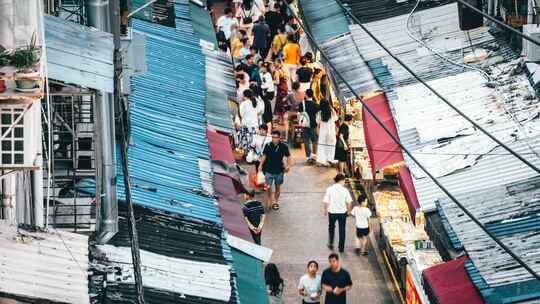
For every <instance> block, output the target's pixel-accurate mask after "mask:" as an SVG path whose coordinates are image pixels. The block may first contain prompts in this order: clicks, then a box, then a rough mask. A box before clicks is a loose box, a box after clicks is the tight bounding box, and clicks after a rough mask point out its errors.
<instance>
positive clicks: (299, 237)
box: [262, 150, 393, 304]
mask: <svg viewBox="0 0 540 304" xmlns="http://www.w3.org/2000/svg"><path fill="white" fill-rule="evenodd" d="M335 174H336V171H335V169H329V168H320V167H315V166H308V165H306V164H305V162H304V157H303V153H302V152H301V151H300V150H294V166H293V168H292V170H291V172H290V173H289V174H288V175H287V176H286V180H285V185H284V189H283V190H284V193H283V195H282V199H281V208H280V210H279V211H277V212H276V211H271V212H270V213H269V214H268V221H267V223H266V225H265V228H264V232H263V237H262V244H263V245H264V246H267V247H270V248H272V249H273V250H274V255H273V257H272V262H274V263H276V264H277V266H278V268H279V270H280V272H281V275H282V277H283V278H284V280H285V303H286V304H289V303H300V302H299V301H300V299H299V297H298V295H297V290H296V286H297V285H296V284H297V283H298V279H299V278H300V276H301V275H302V274H303V273H304V271H305V268H306V263H307V261H309V260H311V259H314V260H316V261H318V262H319V264H320V266H321V268H322V269H324V268H326V267H327V266H328V262H327V257H328V254H330V250H328V248H326V242H327V238H328V228H327V219H326V218H324V216H323V211H322V210H323V209H322V197H323V195H324V190H325V189H326V187H328V186H329V185H331V183H332V177H333V176H335ZM353 229H354V223H353V221H352V219H351V218H349V219H348V220H347V243H346V248H345V253H343V254H342V255H341V257H342V258H341V259H342V261H343V266H344V267H345V268H346V269H348V270H349V271H350V272H351V276H352V279H353V284H354V288H353V291H352V292H351V293H350V294H349V297H348V303H369V304H375V303H393V299H392V296H391V294H390V291H389V289H388V287H387V286H388V281H386V280H385V279H384V277H383V274H382V272H381V268H380V267H379V264H378V262H377V258H376V256H375V255H374V254H370V255H369V257H363V256H361V257H358V256H356V255H355V254H354V253H353V249H354V238H353V237H354V235H353V233H354V232H353V231H354V230H353ZM336 230H337V227H336ZM336 232H337V231H336ZM335 243H336V244H337V236H336V240H335ZM372 252H373V251H372ZM322 269H321V271H322Z"/></svg>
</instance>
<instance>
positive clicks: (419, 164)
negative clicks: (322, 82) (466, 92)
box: [287, 0, 540, 281]
mask: <svg viewBox="0 0 540 304" xmlns="http://www.w3.org/2000/svg"><path fill="white" fill-rule="evenodd" d="M336 3H337V4H338V5H339V6H340V7H341V9H342V10H343V11H344V12H345V14H347V15H349V16H350V17H351V18H352V20H353V21H354V22H356V23H357V24H358V25H359V26H360V27H361V28H362V29H363V30H364V31H365V32H366V33H367V34H368V35H369V36H370V37H371V38H372V39H373V40H374V41H375V42H377V44H379V46H381V48H383V49H384V50H385V51H386V52H387V53H389V54H390V55H391V56H392V57H393V58H394V59H396V60H397V61H398V63H400V64H401V65H403V66H404V67H406V69H407V71H409V72H410V73H411V74H412V75H413V76H415V78H417V79H418V80H419V81H421V82H422V83H424V84H425V82H424V81H423V80H421V79H420V78H419V77H418V76H417V75H416V74H415V73H414V72H413V71H412V70H411V69H410V68H409V67H407V66H405V65H404V63H403V62H402V61H401V60H399V58H397V57H395V55H393V54H392V53H391V52H390V51H389V50H388V48H386V46H384V45H383V44H382V43H381V42H380V41H379V40H378V39H377V37H375V36H374V35H373V34H372V33H371V32H370V31H369V30H368V29H367V28H366V27H365V26H364V25H363V24H362V23H361V22H359V20H358V18H356V16H354V15H353V14H352V13H351V12H349V11H348V10H347V9H346V7H344V6H343V4H342V3H341V2H340V1H339V0H336ZM287 8H288V9H289V12H290V13H291V14H292V16H293V17H294V18H295V19H296V20H298V22H299V25H300V26H301V27H302V29H303V30H304V32H305V34H306V35H307V36H308V38H309V40H311V42H312V45H314V46H315V48H316V49H317V50H319V52H320V54H321V56H322V57H323V58H324V60H325V61H326V62H327V64H328V65H329V66H330V68H331V69H332V70H334V72H335V74H336V76H338V77H339V78H340V79H341V80H342V81H343V83H344V84H345V85H346V86H347V88H348V89H349V90H350V91H351V92H352V93H353V94H354V96H355V97H356V98H357V99H358V101H360V102H361V103H362V105H363V107H364V108H365V109H366V111H367V112H368V113H369V114H370V115H371V116H372V117H373V119H375V121H376V122H377V123H378V124H379V125H380V126H381V128H382V129H383V130H384V131H385V133H386V134H387V135H388V136H389V137H390V138H391V139H392V140H393V141H394V142H395V143H396V144H398V145H399V146H400V148H401V149H402V150H403V151H404V152H405V153H406V154H407V155H408V156H409V158H410V159H411V160H412V161H413V162H414V163H415V164H416V165H417V166H418V167H419V168H420V169H421V170H422V171H424V173H426V175H427V176H428V177H429V178H430V179H431V180H432V181H433V182H434V183H435V184H436V185H437V186H438V187H439V189H441V191H442V192H444V193H445V194H446V195H447V196H448V198H450V200H452V201H453V202H454V203H455V204H456V206H458V207H459V209H461V210H462V211H463V212H464V213H465V214H466V215H467V216H468V217H469V218H470V219H471V220H472V221H473V222H474V223H475V224H476V225H478V227H480V229H481V230H482V231H484V233H486V235H487V236H489V237H490V238H491V239H492V240H493V241H494V242H495V243H497V245H499V246H500V247H501V248H502V249H503V250H504V251H505V252H506V253H507V254H508V255H510V256H511V257H512V258H513V259H514V260H515V261H516V262H517V263H518V264H519V265H520V266H521V267H523V268H524V269H525V270H526V271H527V272H529V273H530V274H531V275H532V276H533V277H534V278H535V279H536V280H539V281H540V275H539V274H537V273H536V272H535V271H534V270H533V269H532V268H531V267H530V266H529V265H527V264H526V263H525V262H524V261H523V260H522V259H521V258H520V257H519V256H517V255H516V254H515V253H514V252H513V251H512V250H511V249H510V248H509V247H508V246H506V245H505V244H504V243H503V242H502V241H501V240H499V238H498V237H497V236H495V235H494V234H493V233H491V232H490V231H489V230H488V229H487V228H486V226H485V225H484V224H483V223H481V222H480V221H479V220H478V219H477V218H476V217H475V216H474V215H473V214H472V213H471V212H470V211H469V210H468V209H467V208H465V206H464V205H463V204H461V203H460V202H459V201H458V200H457V199H456V197H455V196H454V195H453V194H452V193H450V192H449V191H448V190H447V189H446V187H444V186H443V185H442V184H441V183H440V182H439V180H438V179H437V178H436V177H435V176H434V175H432V174H431V173H430V172H429V171H428V170H427V169H426V168H425V167H424V166H423V165H422V164H421V163H420V162H419V161H418V160H417V159H416V158H415V157H414V156H413V154H412V153H411V152H410V151H409V149H407V148H406V147H405V146H404V145H403V144H402V143H401V142H400V140H399V139H398V138H397V137H396V136H394V135H393V134H392V132H391V131H390V130H389V129H388V128H387V127H386V126H385V125H384V123H383V122H382V121H381V119H380V118H379V117H377V116H376V115H375V113H374V112H373V110H372V109H371V108H370V107H369V106H368V104H367V103H366V102H365V101H364V100H363V99H362V98H361V97H360V96H359V94H357V93H356V91H355V89H354V88H353V87H352V86H351V85H350V84H349V82H348V81H347V79H345V77H344V76H343V75H342V74H341V72H340V71H339V70H338V69H337V68H336V66H335V65H334V64H333V63H332V61H331V60H330V58H328V56H327V55H326V54H325V52H324V50H323V49H322V48H321V47H320V46H319V44H318V43H317V42H316V41H315V39H314V38H313V36H312V35H311V33H309V31H307V30H306V29H305V27H304V25H303V24H302V22H301V20H300V18H299V17H298V16H297V15H296V14H295V13H294V11H293V10H292V9H291V8H290V6H289V5H288V6H287ZM426 85H427V84H426ZM429 88H430V89H431V90H432V91H433V92H434V93H435V94H436V95H437V96H439V97H440V98H441V99H444V97H442V96H441V95H440V94H438V93H437V92H436V91H435V90H434V89H432V88H431V87H429ZM444 100H445V99H444ZM454 108H455V107H454ZM455 110H456V111H459V110H458V109H457V108H455ZM459 113H461V112H459ZM487 134H489V133H487ZM505 147H506V146H505ZM506 148H507V150H508V151H509V152H510V153H512V154H516V153H515V152H514V151H513V150H511V149H509V148H508V147H506ZM517 156H519V155H517ZM519 158H520V159H522V157H521V156H519ZM524 161H525V162H526V163H527V164H530V163H529V162H527V161H526V160H524ZM530 167H531V168H533V169H534V170H535V171H536V172H539V173H540V170H539V169H538V168H536V167H535V166H533V165H532V164H530Z"/></svg>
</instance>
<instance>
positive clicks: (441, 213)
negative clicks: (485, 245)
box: [437, 204, 463, 250]
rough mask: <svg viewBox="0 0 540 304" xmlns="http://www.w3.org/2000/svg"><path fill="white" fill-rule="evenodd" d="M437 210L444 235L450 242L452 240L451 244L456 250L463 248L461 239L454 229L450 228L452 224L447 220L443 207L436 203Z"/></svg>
mask: <svg viewBox="0 0 540 304" xmlns="http://www.w3.org/2000/svg"><path fill="white" fill-rule="evenodd" d="M437 212H438V213H439V216H440V218H441V222H442V224H443V226H444V230H445V231H446V235H447V236H448V239H450V242H452V246H453V247H454V249H456V250H463V244H461V241H460V240H459V238H458V236H457V234H456V232H455V231H454V229H452V225H450V223H449V222H448V217H446V215H445V214H444V210H443V208H441V206H440V205H439V204H437Z"/></svg>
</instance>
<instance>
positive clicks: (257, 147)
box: [251, 124, 272, 173]
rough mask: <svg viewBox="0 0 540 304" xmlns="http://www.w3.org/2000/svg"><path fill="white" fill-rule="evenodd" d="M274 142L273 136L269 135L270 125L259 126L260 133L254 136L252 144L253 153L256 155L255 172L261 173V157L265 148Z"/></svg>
mask: <svg viewBox="0 0 540 304" xmlns="http://www.w3.org/2000/svg"><path fill="white" fill-rule="evenodd" d="M271 141H272V136H271V135H270V134H268V125H266V124H261V125H260V126H259V133H258V134H255V136H253V141H252V142H251V144H252V148H253V151H254V153H255V158H256V159H255V160H254V161H253V164H254V165H255V172H256V173H259V165H260V164H261V161H260V160H261V156H262V154H263V151H264V147H266V145H267V144H268V143H270V142H271Z"/></svg>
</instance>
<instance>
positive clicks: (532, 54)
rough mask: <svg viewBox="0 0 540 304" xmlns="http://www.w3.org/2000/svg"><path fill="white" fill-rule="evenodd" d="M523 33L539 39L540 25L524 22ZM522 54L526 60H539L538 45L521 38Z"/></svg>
mask: <svg viewBox="0 0 540 304" xmlns="http://www.w3.org/2000/svg"><path fill="white" fill-rule="evenodd" d="M523 34H524V35H527V36H530V37H531V38H534V39H536V40H538V41H540V26H537V25H536V24H525V25H523ZM523 55H524V56H525V59H526V60H527V61H540V46H538V45H536V44H534V43H532V42H530V41H528V40H526V39H523Z"/></svg>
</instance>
